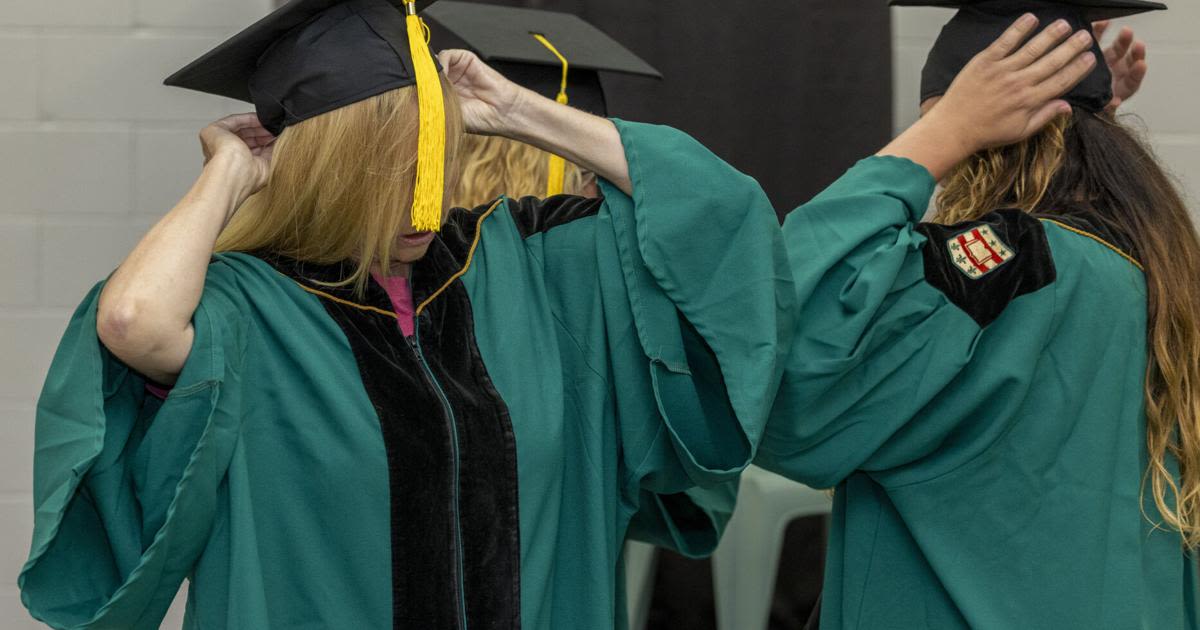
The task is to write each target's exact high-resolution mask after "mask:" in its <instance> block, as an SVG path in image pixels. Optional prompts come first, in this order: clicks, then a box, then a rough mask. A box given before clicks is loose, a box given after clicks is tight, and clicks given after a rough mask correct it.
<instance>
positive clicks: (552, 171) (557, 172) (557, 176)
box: [533, 33, 571, 197]
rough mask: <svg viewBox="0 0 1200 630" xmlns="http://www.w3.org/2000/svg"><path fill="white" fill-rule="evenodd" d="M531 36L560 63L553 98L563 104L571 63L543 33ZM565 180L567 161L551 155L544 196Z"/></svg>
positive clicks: (556, 191)
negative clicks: (559, 82)
mask: <svg viewBox="0 0 1200 630" xmlns="http://www.w3.org/2000/svg"><path fill="white" fill-rule="evenodd" d="M533 38H534V39H536V40H538V41H539V42H541V44H542V45H543V46H545V47H546V48H547V49H548V50H549V51H550V52H552V53H554V56H555V57H558V60H559V61H560V62H561V63H562V87H560V88H559V90H558V97H556V98H555V99H554V100H556V101H558V102H559V103H562V104H563V105H567V104H568V102H569V99H567V73H568V72H569V71H570V69H571V65H570V64H569V63H567V58H566V57H564V56H562V53H560V52H558V49H557V48H555V47H554V44H551V43H550V40H548V39H546V37H545V36H544V35H542V34H541V33H533ZM566 181H567V161H566V160H564V159H562V158H561V157H558V156H557V155H551V156H550V167H549V169H548V170H547V176H546V196H547V197H553V196H555V195H561V194H562V192H563V188H564V187H565V186H566Z"/></svg>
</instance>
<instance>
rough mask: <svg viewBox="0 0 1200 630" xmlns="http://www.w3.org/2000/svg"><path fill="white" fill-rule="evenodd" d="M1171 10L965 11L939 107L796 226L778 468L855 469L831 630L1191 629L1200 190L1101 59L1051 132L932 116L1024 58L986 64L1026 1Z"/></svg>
mask: <svg viewBox="0 0 1200 630" xmlns="http://www.w3.org/2000/svg"><path fill="white" fill-rule="evenodd" d="M903 4H929V2H922V1H918V2H905V3H903ZM952 4H966V3H952ZM1080 5H1087V6H1080ZM1155 6H1156V5H1153V4H1152V3H1141V2H1124V1H1120V2H1116V1H1114V2H1105V1H1102V0H1088V1H1086V2H1079V3H1071V4H1067V3H1045V2H1042V3H1034V2H1028V1H1023V0H1011V1H1007V0H1006V1H993V0H988V1H987V2H980V3H978V4H972V5H971V6H969V7H967V8H965V9H964V10H963V11H962V12H961V13H960V14H959V15H958V17H956V18H955V19H954V20H953V21H951V23H950V24H949V25H948V26H947V27H946V30H945V31H944V33H943V34H942V36H941V38H940V39H939V40H938V43H937V45H936V46H935V47H934V49H933V52H932V53H931V56H930V60H929V62H928V64H927V66H926V70H925V74H924V80H923V85H922V97H923V100H924V103H923V109H924V111H925V117H924V119H923V120H922V121H921V122H920V123H918V124H917V126H916V127H914V129H913V130H912V132H910V133H909V134H906V135H905V136H902V137H901V138H900V139H898V140H897V141H896V142H895V143H894V144H893V145H891V146H889V147H888V148H887V149H885V150H884V151H883V152H882V153H881V156H879V157H874V158H870V159H868V160H865V161H863V162H862V163H860V164H859V165H858V166H856V167H854V168H853V169H851V170H850V172H848V173H847V174H846V175H845V176H844V178H843V179H841V180H840V181H839V182H837V183H836V184H834V185H833V186H832V187H831V188H830V189H828V190H827V191H825V192H824V193H823V194H821V195H820V196H818V197H817V198H816V199H815V200H813V201H812V202H811V203H809V204H807V205H805V206H803V207H801V208H799V209H798V210H796V211H795V212H794V213H793V214H792V215H791V216H790V217H789V218H788V219H787V222H786V224H785V226H784V233H785V240H786V242H787V246H788V248H789V254H790V256H791V259H792V270H793V274H794V281H795V282H796V287H797V291H798V295H799V299H800V300H801V302H802V305H801V311H800V316H799V317H800V322H799V328H798V332H797V338H796V340H795V342H794V348H793V351H792V356H791V358H790V360H789V363H788V368H787V371H786V375H785V379H784V384H783V389H782V392H783V393H782V394H781V396H780V399H779V402H778V405H777V407H776V409H775V411H774V414H773V416H772V419H771V422H770V424H769V425H768V428H767V430H766V434H765V439H764V442H763V444H762V447H761V451H760V453H759V456H758V463H759V464H761V465H764V466H766V467H768V468H771V469H773V470H776V471H779V472H781V473H783V474H786V475H788V476H790V477H792V478H794V479H797V480H800V481H802V482H804V483H807V484H810V485H813V486H816V487H827V488H831V487H836V498H835V502H834V513H833V526H832V530H831V539H830V550H829V556H828V562H827V570H826V581H825V588H824V601H823V607H822V611H821V616H820V622H819V626H820V627H821V628H832V629H838V628H872V629H890V628H896V629H901V628H903V629H910V628H984V629H989V628H994V629H1002V628H1003V629H1008V628H1039V629H1041V628H1045V629H1055V630H1058V629H1065V628H1080V629H1083V628H1087V629H1092V628H1155V629H1180V628H1195V627H1197V624H1198V619H1197V612H1196V595H1197V591H1196V588H1197V584H1196V579H1195V568H1196V558H1195V557H1194V555H1193V554H1192V553H1191V551H1190V550H1191V549H1193V548H1194V547H1195V545H1196V544H1197V542H1200V515H1198V512H1197V509H1198V508H1200V503H1197V502H1198V501H1200V497H1198V496H1197V493H1198V492H1200V440H1198V438H1197V436H1198V435H1200V418H1198V417H1197V409H1198V406H1197V405H1198V404H1200V391H1198V390H1197V387H1198V386H1200V385H1198V384H1200V328H1198V326H1197V320H1196V313H1197V312H1200V286H1198V285H1197V283H1198V281H1200V244H1198V243H1197V238H1196V233H1195V227H1194V225H1193V223H1192V221H1191V220H1190V219H1189V216H1188V213H1187V211H1186V209H1185V207H1184V205H1183V203H1182V202H1181V200H1180V196H1179V194H1178V193H1177V192H1176V190H1175V188H1174V187H1173V186H1172V184H1171V182H1170V180H1169V179H1168V178H1167V177H1166V176H1165V175H1164V174H1163V171H1162V169H1161V167H1159V166H1158V165H1157V164H1156V162H1155V160H1154V158H1153V156H1152V155H1151V154H1150V152H1149V151H1148V150H1147V149H1146V148H1145V146H1144V145H1143V144H1142V143H1141V141H1139V140H1138V139H1137V136H1136V135H1135V134H1134V133H1133V132H1131V131H1130V130H1129V129H1128V128H1126V127H1125V126H1124V125H1122V124H1121V123H1120V122H1119V121H1118V120H1117V119H1116V118H1115V116H1114V114H1113V111H1112V109H1111V107H1110V106H1111V104H1112V102H1113V98H1114V92H1113V88H1112V80H1113V77H1112V76H1111V75H1110V73H1109V71H1108V68H1107V67H1105V65H1104V64H1103V63H1100V64H1098V65H1096V66H1095V68H1096V69H1095V70H1090V69H1089V70H1090V72H1089V74H1088V75H1087V77H1086V78H1085V79H1084V80H1083V81H1082V82H1081V83H1079V85H1078V86H1077V87H1076V88H1074V89H1073V90H1072V91H1071V92H1070V93H1068V94H1067V95H1066V96H1065V101H1066V102H1067V103H1069V109H1068V110H1066V112H1065V113H1064V115H1061V116H1058V117H1056V118H1055V119H1054V121H1053V122H1052V123H1051V124H1050V126H1049V127H1047V128H1046V129H1045V130H1043V131H1040V132H1038V133H1037V134H1035V135H1033V136H1032V137H1031V138H1028V139H1024V140H1022V138H1023V137H1024V136H1025V135H1027V134H1013V135H1011V136H1009V137H1004V136H996V137H992V138H988V139H984V140H980V138H979V135H978V134H979V133H980V130H979V129H980V128H985V127H988V126H992V125H994V124H996V122H997V119H996V118H995V117H994V116H990V115H989V112H988V108H989V103H987V102H984V101H980V102H977V103H976V104H975V106H976V107H977V117H976V118H975V119H974V121H973V122H974V124H975V125H976V128H975V129H973V128H972V127H971V124H970V123H971V122H972V121H967V124H965V125H964V126H963V128H962V131H961V133H959V134H957V135H954V136H950V137H940V138H939V137H937V136H934V135H931V134H929V133H928V128H927V126H926V125H927V124H928V123H929V122H930V121H931V120H933V119H936V118H939V117H944V116H945V115H946V113H947V112H946V110H945V109H944V108H945V106H946V105H949V104H952V103H953V104H956V105H960V104H962V102H961V101H959V100H958V99H959V98H960V97H961V95H962V93H961V92H957V91H956V90H957V89H958V87H965V85H967V84H971V83H973V82H975V81H978V80H981V78H986V77H987V75H986V72H984V70H985V68H986V66H987V65H990V64H991V63H1010V64H1012V63H1022V59H1023V54H1024V53H1016V54H1015V55H1012V56H1008V57H1006V58H1003V59H1002V58H1001V55H1000V54H998V52H997V51H996V49H995V47H994V46H993V48H991V49H989V50H988V51H986V52H985V53H984V55H985V57H983V60H982V61H981V60H980V59H979V58H977V59H976V61H974V62H972V65H965V64H966V60H968V59H970V58H971V56H972V55H975V54H976V53H978V52H979V51H980V50H983V49H984V48H985V47H986V46H988V42H990V41H991V39H992V38H993V37H994V36H995V34H996V33H999V32H1000V31H1001V30H1003V29H1004V28H1005V26H1006V25H1007V24H1009V23H1011V21H1012V20H1013V19H1016V18H1017V17H1018V16H1019V15H1020V14H1021V12H1023V11H1026V10H1033V11H1035V13H1036V14H1037V15H1038V16H1039V17H1040V18H1042V23H1043V24H1050V23H1051V22H1053V21H1054V20H1056V19H1059V18H1062V19H1065V20H1066V22H1065V23H1055V24H1054V25H1052V26H1050V27H1049V28H1048V29H1047V31H1046V32H1047V33H1051V32H1058V33H1061V34H1062V36H1066V35H1067V34H1069V33H1070V31H1071V30H1072V29H1071V27H1074V28H1076V29H1084V30H1086V29H1088V28H1089V27H1088V23H1089V21H1090V20H1092V19H1100V18H1109V17H1118V16H1121V15H1127V14H1130V13H1135V12H1138V11H1140V10H1146V9H1149V8H1155ZM1055 29H1057V31H1055ZM1014 41H1018V40H1014ZM1029 45H1030V46H1044V45H1046V40H1044V39H1041V38H1039V39H1035V40H1033V41H1032V42H1031V43H1030V44H1029ZM1088 47H1090V46H1089V45H1088V44H1087V43H1086V41H1085V42H1084V43H1083V44H1082V45H1081V49H1085V48H1088ZM1005 50H1012V48H1008V49H1005ZM1001 52H1003V51H1001ZM1093 53H1099V48H1093ZM1143 54H1144V51H1143ZM987 55H991V57H987ZM1096 56H1098V55H1096ZM989 59H990V61H989ZM997 59H1002V60H1000V61H996V60H997ZM1130 59H1131V60H1132V62H1133V65H1134V66H1136V67H1131V68H1120V69H1121V70H1122V72H1123V73H1124V71H1125V70H1131V71H1133V72H1135V73H1137V75H1138V77H1139V78H1138V79H1137V80H1138V81H1140V75H1142V74H1144V71H1145V66H1144V61H1141V60H1140V59H1134V58H1132V57H1131V58H1130ZM1118 62H1119V63H1120V62H1121V60H1118ZM964 65H965V69H964ZM1036 68H1037V64H1034V65H1033V66H1031V70H1030V73H1032V74H1030V75H1029V76H1040V75H1042V74H1044V72H1045V69H1042V70H1040V71H1039V70H1037V69H1036ZM1124 76H1128V75H1126V74H1123V75H1122V77H1124ZM956 77H957V81H959V82H961V83H962V84H963V85H959V84H957V83H956V84H955V85H956V87H955V88H950V85H951V82H952V81H955V80H956ZM991 83H993V84H994V86H995V89H996V90H997V91H998V92H997V94H996V95H995V97H994V98H995V99H1002V98H1014V96H1012V94H1019V93H1020V91H1021V90H1022V89H1023V86H1022V85H1019V84H1003V82H997V81H991ZM1119 87H1122V86H1119ZM1001 92H1003V93H1001ZM1005 93H1007V96H1006V94H1005ZM1119 96H1125V97H1127V96H1128V93H1127V92H1126V93H1125V94H1119ZM993 102H994V101H993ZM985 149H986V150H985ZM976 150H980V151H979V152H977V153H976ZM972 154H973V155H972ZM904 157H907V158H910V159H902V158H904ZM939 180H941V181H942V183H943V184H944V186H945V188H944V190H943V192H942V193H941V195H940V197H939V198H938V199H937V214H936V222H935V223H921V217H922V215H924V214H925V212H926V209H927V207H928V206H929V204H930V201H931V197H932V195H933V193H934V189H935V185H936V183H937V182H938V181H939Z"/></svg>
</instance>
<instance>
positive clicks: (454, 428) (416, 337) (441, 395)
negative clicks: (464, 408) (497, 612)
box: [406, 316, 467, 630]
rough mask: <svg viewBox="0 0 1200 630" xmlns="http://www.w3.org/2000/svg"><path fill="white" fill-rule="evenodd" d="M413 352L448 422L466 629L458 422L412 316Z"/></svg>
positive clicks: (460, 599)
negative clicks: (426, 354) (459, 500)
mask: <svg viewBox="0 0 1200 630" xmlns="http://www.w3.org/2000/svg"><path fill="white" fill-rule="evenodd" d="M406 341H408V344H409V346H410V347H411V348H412V349H413V352H415V353H416V355H417V362H418V363H420V364H421V368H422V369H424V371H425V376H426V377H427V378H428V379H429V382H430V384H432V385H433V389H434V391H436V392H437V395H438V399H440V400H441V401H442V409H443V410H445V412H446V421H447V422H449V424H450V450H451V452H452V454H453V457H454V497H453V503H452V505H453V512H454V555H455V559H456V560H457V571H456V573H457V576H458V597H457V599H458V621H459V627H460V628H461V630H467V603H466V597H465V590H466V589H465V586H464V584H463V552H462V547H463V545H462V524H461V523H460V521H459V505H458V495H459V492H460V490H461V485H460V482H459V478H458V474H459V469H460V467H461V464H460V462H459V453H458V423H457V422H456V421H455V419H454V410H453V409H451V408H450V399H449V398H447V397H446V392H445V390H443V389H442V386H441V385H440V384H439V383H438V381H437V378H436V377H435V376H434V375H433V369H432V368H430V367H429V362H428V361H426V360H425V352H424V351H423V350H421V319H420V317H419V316H418V317H416V318H414V321H413V336H412V337H408V338H407V339H406Z"/></svg>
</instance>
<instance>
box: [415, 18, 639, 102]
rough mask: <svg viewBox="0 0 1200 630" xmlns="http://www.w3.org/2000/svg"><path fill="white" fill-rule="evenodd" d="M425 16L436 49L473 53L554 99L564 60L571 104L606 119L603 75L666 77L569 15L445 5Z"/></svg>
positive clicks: (515, 79) (518, 80) (527, 86)
mask: <svg viewBox="0 0 1200 630" xmlns="http://www.w3.org/2000/svg"><path fill="white" fill-rule="evenodd" d="M425 16H426V17H428V18H429V20H430V22H431V26H433V27H435V28H434V37H433V44H434V46H435V47H436V48H441V49H445V48H454V47H465V48H467V49H469V50H472V51H474V52H475V54H477V55H479V57H480V58H481V59H483V60H484V61H486V62H488V64H489V65H491V66H492V67H494V68H496V70H498V71H500V72H501V73H502V74H504V75H505V76H506V77H508V78H509V79H510V80H512V81H513V82H515V83H517V84H518V85H522V86H524V87H526V88H529V89H531V90H533V91H535V92H537V93H539V94H542V95H543V96H546V97H548V98H551V99H553V98H555V97H556V96H558V94H559V92H560V90H561V88H562V80H563V60H565V61H566V65H567V69H568V72H567V87H566V94H567V97H568V99H569V104H570V105H571V106H573V107H577V108H579V109H582V110H584V111H587V112H590V113H593V114H597V115H601V116H606V115H608V107H607V102H606V100H605V98H604V90H603V86H602V85H601V82H600V73H602V72H616V73H621V74H630V75H637V76H644V77H650V78H655V79H661V78H662V74H661V73H659V71H658V70H655V69H654V67H653V66H651V65H650V64H648V63H646V62H645V61H644V60H643V59H641V58H640V57H638V56H637V55H635V54H634V53H633V52H631V51H630V50H629V49H628V48H626V47H625V46H622V45H621V44H620V43H619V42H617V41H616V40H615V39H613V38H612V37H609V36H608V35H607V34H605V33H604V32H603V31H601V30H600V29H598V28H596V27H595V26H593V25H592V24H589V23H588V22H586V21H584V20H583V19H582V18H580V17H579V16H577V15H573V14H570V13H560V12H555V11H542V10H538V9H523V8H515V7H503V6H496V5H489V4H480V3H475V2H457V1H455V0H443V1H442V2H438V3H437V4H436V5H434V6H431V7H430V8H429V10H428V11H426V12H425ZM438 26H440V27H441V28H440V29H439V28H436V27H438ZM555 51H557V53H558V54H555Z"/></svg>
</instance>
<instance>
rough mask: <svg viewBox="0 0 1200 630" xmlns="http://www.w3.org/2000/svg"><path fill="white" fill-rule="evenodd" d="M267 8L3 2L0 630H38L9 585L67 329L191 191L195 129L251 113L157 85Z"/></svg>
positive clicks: (209, 2) (190, 0)
mask: <svg viewBox="0 0 1200 630" xmlns="http://www.w3.org/2000/svg"><path fill="white" fill-rule="evenodd" d="M269 6H270V0H54V1H49V0H0V629H3V630H22V629H24V628H38V627H44V626H41V625H40V624H36V623H35V622H33V621H32V620H30V619H29V617H28V616H27V615H26V613H25V610H24V608H23V607H22V606H21V605H20V602H19V599H18V594H17V589H16V576H17V573H18V571H19V568H20V566H21V564H22V562H23V561H24V559H25V555H26V554H27V552H28V549H29V537H30V530H31V525H32V508H31V506H30V503H31V501H30V489H31V487H32V445H33V408H34V404H35V401H36V396H37V392H38V390H39V389H40V388H41V382H42V379H43V377H44V376H45V372H46V368H47V366H48V365H49V362H50V358H51V353H52V352H53V350H54V347H55V345H56V344H57V341H58V339H59V337H60V335H61V334H62V331H63V328H64V327H65V325H66V321H67V319H68V318H69V316H70V314H71V311H72V309H73V307H74V306H75V305H76V304H77V303H78V302H79V300H80V298H81V297H82V296H83V294H84V292H85V291H86V290H87V289H88V288H90V287H91V285H92V284H93V283H95V282H96V281H97V280H98V279H100V278H102V277H104V276H105V275H106V274H107V273H108V271H109V270H111V269H112V268H113V267H114V266H115V265H116V263H117V262H119V260H120V258H121V257H122V256H123V255H124V254H125V253H126V252H127V251H128V250H129V249H130V248H131V247H132V246H133V244H134V242H136V240H137V239H138V238H139V236H140V235H141V234H142V233H143V232H144V231H145V230H146V228H147V227H149V225H151V224H152V223H153V222H154V220H155V219H156V218H157V217H158V216H160V215H161V214H162V213H163V212H165V211H166V210H167V209H169V208H170V206H171V205H172V203H173V202H174V201H175V200H176V199H178V197H180V196H181V195H182V194H183V192H185V191H186V189H187V187H188V185H189V183H190V180H191V179H192V178H193V177H194V176H195V174H196V172H197V171H198V169H199V165H200V153H199V150H198V149H197V146H198V145H197V142H196V133H197V131H198V130H199V129H200V127H202V126H203V125H204V124H205V123H207V122H209V121H211V120H214V119H216V118H218V117H220V116H223V115H225V114H229V113H233V112H235V111H244V110H245V109H246V108H245V106H242V105H239V104H236V103H233V102H230V101H225V100H222V99H217V98H211V97H206V96H203V95H193V94H189V93H186V92H183V91H181V90H177V89H171V88H165V87H162V86H161V82H162V80H163V78H165V77H166V76H167V75H168V74H170V73H171V72H172V71H174V70H176V69H178V68H180V67H182V66H183V64H184V63H186V62H188V61H190V60H191V59H192V58H193V57H195V56H198V55H199V54H201V53H203V52H204V51H205V50H207V49H208V48H209V47H210V46H211V45H213V44H215V43H216V42H218V41H220V40H221V39H222V38H223V37H225V36H227V35H230V34H232V32H234V31H236V30H237V29H238V28H239V27H241V26H244V25H245V24H247V23H249V22H250V21H253V20H254V19H257V18H258V17H260V16H262V15H264V14H265V13H266V12H267V10H268V8H269ZM180 619H181V616H180V615H179V614H178V611H175V612H173V613H172V617H171V619H170V621H169V622H168V623H167V624H164V627H165V628H178V627H179V625H180Z"/></svg>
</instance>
